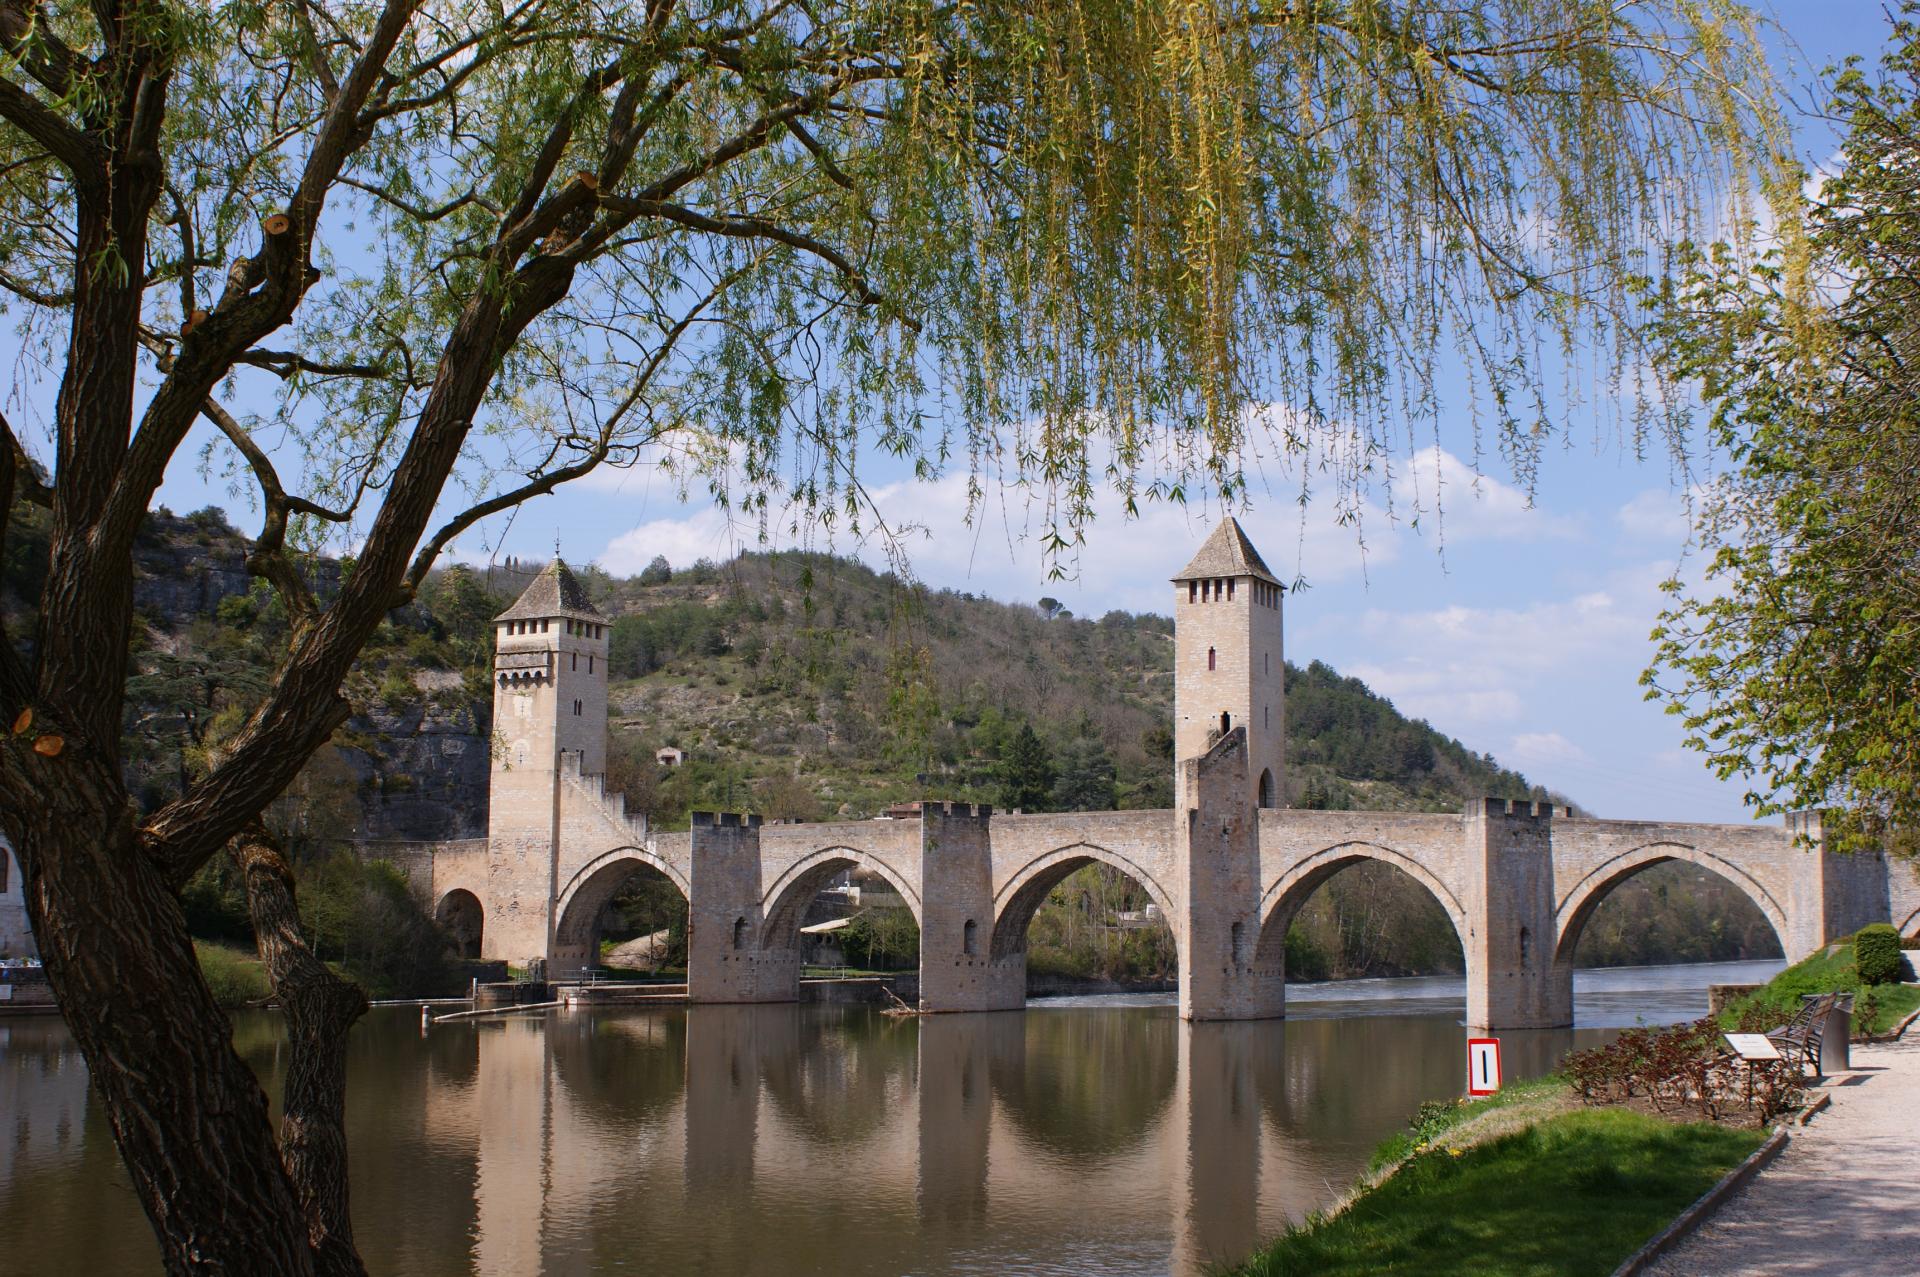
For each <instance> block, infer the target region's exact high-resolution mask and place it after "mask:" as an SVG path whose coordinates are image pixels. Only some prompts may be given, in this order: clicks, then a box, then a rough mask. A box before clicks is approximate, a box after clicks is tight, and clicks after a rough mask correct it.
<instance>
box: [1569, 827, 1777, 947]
mask: <svg viewBox="0 0 1920 1277" xmlns="http://www.w3.org/2000/svg"><path fill="white" fill-rule="evenodd" d="M1669 860H1684V861H1686V862H1687V863H1688V864H1692V865H1698V866H1699V867H1700V868H1702V869H1705V870H1708V871H1709V872H1711V873H1714V874H1716V875H1718V876H1719V877H1721V878H1724V879H1725V880H1726V881H1728V882H1730V883H1732V884H1733V885H1734V886H1735V887H1736V888H1738V889H1739V891H1740V893H1741V894H1742V895H1744V896H1746V898H1747V899H1749V900H1751V901H1752V902H1753V903H1754V905H1755V906H1756V907H1758V909H1759V910H1760V912H1761V913H1762V914H1763V915H1765V917H1766V919H1767V924H1768V925H1769V926H1771V927H1772V928H1773V934H1774V937H1775V938H1776V939H1777V940H1779V942H1780V950H1781V952H1782V953H1784V952H1786V951H1787V911H1786V910H1785V909H1783V908H1782V907H1781V905H1780V902H1779V901H1778V900H1776V899H1774V897H1773V893H1772V892H1770V891H1768V890H1767V889H1766V888H1765V887H1763V886H1761V885H1760V883H1759V882H1758V881H1757V880H1756V879H1755V878H1754V877H1753V875H1751V874H1749V873H1748V872H1747V871H1746V870H1744V869H1742V868H1740V867H1739V866H1738V865H1736V864H1734V863H1733V862H1732V861H1729V860H1724V859H1722V858H1721V857H1719V856H1716V855H1714V854H1713V853H1711V852H1706V851H1701V850H1700V849H1699V848H1698V847H1695V846H1693V845H1691V844H1689V843H1682V842H1650V843H1644V844H1642V845H1641V846H1638V847H1635V848H1633V849H1632V850H1631V851H1624V852H1621V853H1620V854H1619V855H1617V856H1614V857H1613V858H1611V859H1609V860H1606V861H1603V862H1601V863H1600V864H1598V865H1596V866H1595V867H1594V868H1592V869H1590V870H1588V871H1587V874H1586V876H1585V877H1583V878H1581V879H1580V881H1579V882H1577V883H1575V884H1574V885H1573V887H1572V888H1571V889H1570V890H1569V891H1568V892H1567V894H1566V895H1565V896H1563V897H1561V899H1560V900H1559V901H1558V902H1557V903H1556V904H1555V906H1554V911H1553V922H1554V932H1555V936H1554V949H1553V953H1554V962H1555V963H1556V964H1558V965H1560V966H1563V967H1566V968H1569V969H1570V968H1571V967H1572V966H1573V956H1574V950H1575V949H1577V948H1578V947H1579V945H1580V934H1581V932H1583V931H1585V930H1586V926H1587V922H1588V920H1589V919H1591V918H1592V917H1593V911H1594V909H1595V908H1596V907H1598V905H1599V904H1600V902H1601V901H1602V900H1605V899H1606V898H1607V895H1608V893H1609V892H1611V891H1612V890H1613V889H1614V888H1615V887H1617V886H1619V885H1620V884H1621V883H1623V882H1625V881H1626V880H1627V879H1629V878H1631V877H1633V876H1634V875H1635V874H1637V873H1639V872H1640V871H1641V870H1643V869H1647V868H1650V867H1652V866H1654V865H1658V864H1663V863H1665V862H1666V861H1669Z"/></svg>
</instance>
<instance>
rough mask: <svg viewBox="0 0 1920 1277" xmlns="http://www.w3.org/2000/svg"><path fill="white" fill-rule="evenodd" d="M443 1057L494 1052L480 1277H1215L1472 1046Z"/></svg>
mask: <svg viewBox="0 0 1920 1277" xmlns="http://www.w3.org/2000/svg"><path fill="white" fill-rule="evenodd" d="M434 1033H435V1035H436V1036H438V1035H440V1034H442V1033H446V1034H449V1035H451V1034H454V1033H459V1034H463V1035H465V1034H470V1035H471V1037H469V1038H467V1040H468V1041H469V1042H471V1043H472V1044H473V1045H474V1047H475V1048H476V1051H475V1059H476V1064H475V1068H474V1069H473V1070H472V1071H471V1072H462V1073H460V1074H459V1076H451V1075H450V1076H447V1077H445V1078H436V1079H435V1083H434V1086H433V1087H432V1088H430V1089H431V1090H437V1091H439V1092H440V1093H441V1094H440V1095H439V1096H438V1097H430V1109H431V1108H437V1109H438V1110H439V1111H438V1113H435V1112H432V1111H430V1112H429V1114H428V1120H429V1122H430V1124H433V1125H439V1126H442V1130H441V1131H440V1132H439V1133H438V1134H436V1135H435V1136H433V1138H435V1139H436V1142H438V1143H440V1144H441V1146H442V1147H444V1148H448V1149H449V1150H451V1148H452V1146H453V1145H455V1144H459V1145H460V1146H462V1147H471V1148H473V1149H474V1154H475V1157H474V1160H475V1175H474V1180H473V1203H474V1223H473V1237H474V1242H473V1247H472V1251H471V1255H472V1263H473V1270H474V1271H476V1272H478V1273H482V1274H492V1273H523V1272H524V1273H532V1272H545V1273H571V1272H575V1271H579V1272H586V1271H595V1270H598V1269H599V1268H602V1267H605V1266H606V1263H607V1260H608V1259H609V1258H610V1257H612V1256H616V1255H618V1256H628V1257H631V1258H630V1262H635V1263H641V1262H644V1263H645V1264H646V1265H648V1266H650V1267H651V1268H652V1269H654V1270H657V1271H666V1272H673V1271H725V1272H733V1273H740V1274H761V1273H765V1274H769V1275H771V1274H776V1273H777V1274H783V1275H784V1274H787V1273H806V1272H833V1273H836V1274H844V1275H846V1277H857V1275H860V1274H882V1273H897V1272H906V1271H919V1272H939V1271H993V1270H995V1269H996V1268H997V1267H999V1266H1002V1265H1007V1266H1010V1265H1012V1264H1014V1263H1016V1262H1019V1261H1021V1260H1022V1259H1023V1258H1027V1259H1030V1258H1034V1257H1039V1256H1047V1257H1051V1259H1052V1260H1053V1261H1054V1262H1056V1263H1058V1264H1060V1265H1062V1266H1065V1267H1072V1266H1076V1265H1081V1264H1084V1265H1085V1266H1087V1267H1089V1268H1100V1269H1102V1270H1105V1271H1116V1272H1156V1273H1157V1272H1163V1271H1172V1272H1174V1273H1176V1274H1180V1275H1181V1277H1198V1274H1200V1273H1202V1272H1204V1271H1205V1270H1206V1268H1207V1266H1209V1265H1211V1264H1216V1263H1219V1262H1222V1261H1232V1260H1236V1259H1239V1258H1243V1257H1244V1256H1245V1255H1247V1254H1248V1253H1250V1252H1251V1250H1252V1248H1253V1247H1255V1246H1256V1245H1258V1244H1259V1242H1260V1241H1261V1240H1262V1239H1263V1238H1265V1237H1269V1236H1271V1235H1273V1234H1275V1233H1277V1232H1278V1231H1280V1229H1281V1228H1283V1227H1284V1226H1285V1225H1286V1224H1287V1223H1288V1222H1289V1221H1291V1220H1296V1219H1298V1218H1300V1217H1301V1216H1303V1215H1304V1214H1305V1213H1306V1212H1308V1211H1310V1210H1312V1209H1315V1208H1318V1207H1321V1206H1324V1205H1325V1204H1326V1201H1327V1198H1328V1196H1329V1194H1330V1192H1331V1187H1330V1186H1331V1185H1334V1184H1338V1183H1343V1182H1345V1181H1347V1180H1348V1179H1349V1178H1350V1177H1351V1176H1352V1174H1353V1173H1354V1170H1355V1168H1356V1167H1357V1165H1358V1164H1359V1161H1360V1159H1363V1158H1364V1156H1365V1150H1366V1148H1368V1147H1371V1145H1372V1144H1373V1143H1374V1142H1375V1141H1377V1140H1378V1139H1379V1138H1380V1137H1381V1136H1382V1135H1384V1134H1385V1133H1386V1132H1387V1131H1389V1130H1392V1129H1394V1128H1396V1127H1398V1126H1399V1124H1400V1123H1401V1122H1402V1121H1404V1120H1405V1118H1406V1117H1407V1116H1408V1114H1409V1113H1410V1112H1411V1111H1412V1109H1413V1108H1414V1107H1415V1106H1416V1105H1417V1104H1418V1102H1419V1100H1421V1099H1424V1098H1426V1097H1428V1096H1431V1095H1433V1094H1437V1093H1441V1090H1443V1089H1444V1088H1445V1087H1446V1086H1447V1085H1448V1084H1450V1083H1451V1081H1452V1080H1453V1078H1454V1074H1455V1072H1456V1070H1457V1062H1456V1061H1455V1059H1454V1058H1453V1057H1454V1056H1455V1054H1456V1051H1455V1047H1456V1046H1457V1044H1458V1040H1459V1036H1460V1028H1459V1025H1458V1023H1457V1021H1456V1020H1455V1019H1454V1017H1452V1016H1428V1017H1418V1018H1416V1019H1415V1020H1414V1022H1413V1023H1411V1024H1410V1023H1408V1021H1407V1020H1405V1019H1399V1018H1396V1017H1359V1018H1352V1019H1341V1020H1299V1021H1295V1022H1293V1023H1291V1024H1281V1023H1270V1022H1269V1023H1260V1022H1225V1023H1220V1022H1213V1023H1198V1024H1194V1023H1185V1022H1182V1021H1180V1020H1179V1019H1177V1018H1176V1017H1175V1016H1174V1014H1172V1008H1170V1007H1169V1008H1164V1009H1144V1008H1143V1009H1139V1010H1135V1011H1124V1010H1117V1009H1116V1010H1097V1011H1096V1010H1072V1009H1050V1010H1039V1011H1034V1012H1029V1013H983V1014H955V1015H945V1016H927V1017H919V1018H915V1019H905V1020H884V1019H882V1018H880V1017H878V1016H875V1015H873V1014H871V1013H869V1012H867V1011H864V1010H856V1009H841V1008H832V1007H818V1006H792V1005H769V1006H753V1005H747V1006H696V1007H690V1008H686V1009H674V1010H671V1011H660V1012H610V1013H606V1014H584V1013H583V1014H552V1015H549V1016H546V1017H542V1018H535V1019H518V1020H507V1021H505V1022H496V1023H492V1024H483V1025H473V1026H464V1025H463V1026H461V1027H460V1028H458V1029H454V1028H452V1027H451V1026H448V1027H446V1028H436V1029H435V1030H434ZM1547 1045H1549V1046H1550V1045H1554V1044H1547ZM1559 1045H1564V1043H1561V1044H1559ZM1542 1049H1543V1050H1544V1049H1545V1047H1544V1046H1543V1048H1542ZM456 1104H457V1108H456ZM448 1128H457V1129H458V1131H459V1134H458V1135H457V1136H454V1137H453V1138H451V1139H450V1138H449V1136H450V1133H451V1132H450V1130H449V1129H448Z"/></svg>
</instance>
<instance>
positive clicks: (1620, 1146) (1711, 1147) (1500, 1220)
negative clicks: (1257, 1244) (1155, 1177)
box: [1234, 1109, 1765, 1277]
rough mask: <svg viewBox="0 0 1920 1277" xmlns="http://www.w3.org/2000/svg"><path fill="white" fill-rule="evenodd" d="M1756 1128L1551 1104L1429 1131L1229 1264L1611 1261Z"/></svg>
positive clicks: (1336, 1266) (1734, 1160)
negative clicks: (1489, 1123)
mask: <svg viewBox="0 0 1920 1277" xmlns="http://www.w3.org/2000/svg"><path fill="white" fill-rule="evenodd" d="M1764 1138H1765V1133H1764V1132H1761V1131H1749V1130H1735V1129H1731V1128H1727V1127H1718V1126H1708V1125H1694V1124H1687V1125H1681V1124H1676V1123H1673V1122H1667V1121H1663V1120H1661V1119H1659V1118H1656V1117H1650V1116H1647V1115H1646V1114H1642V1113H1636V1112H1632V1111H1630V1110H1626V1109H1589V1110H1582V1111H1579V1112H1573V1113H1564V1114H1561V1115H1559V1116H1556V1117H1550V1118H1547V1119H1546V1120H1544V1121H1542V1122H1540V1123H1539V1124H1538V1125H1535V1126H1530V1127H1528V1128H1527V1129H1525V1130H1522V1131H1517V1132H1515V1133H1513V1134H1510V1135H1504V1136H1501V1137H1499V1138H1497V1139H1494V1140H1491V1141H1489V1142H1487V1143H1485V1144H1481V1145H1479V1146H1477V1147H1472V1148H1466V1149H1461V1150H1459V1151H1457V1152H1456V1151H1455V1150H1454V1149H1453V1148H1450V1147H1449V1146H1448V1145H1447V1142H1446V1136H1445V1132H1444V1131H1441V1132H1439V1133H1438V1138H1437V1141H1436V1142H1435V1143H1434V1145H1433V1146H1432V1147H1430V1149H1429V1151H1427V1152H1425V1153H1422V1154H1419V1155H1417V1156H1416V1157H1414V1158H1413V1159H1412V1160H1411V1161H1409V1162H1407V1163H1406V1164H1405V1165H1404V1166H1402V1167H1401V1168H1400V1170H1399V1172H1398V1173H1396V1174H1395V1175H1393V1176H1392V1177H1391V1178H1389V1179H1387V1180H1386V1181H1385V1182H1383V1183H1381V1184H1379V1185H1377V1186H1375V1187H1374V1188H1371V1189H1369V1190H1367V1191H1366V1192H1364V1193H1362V1194H1361V1195H1360V1197H1359V1198H1358V1199H1357V1200H1356V1201H1355V1202H1354V1203H1353V1204H1352V1205H1351V1206H1350V1207H1348V1209H1347V1210H1345V1211H1343V1212H1342V1213H1340V1214H1339V1215H1336V1216H1334V1217H1333V1218H1331V1219H1321V1220H1312V1221H1309V1222H1308V1223H1306V1224H1305V1225H1302V1226H1301V1227H1299V1228H1296V1229H1294V1230H1292V1231H1290V1232H1288V1233H1287V1234H1286V1235H1285V1236H1283V1237H1282V1238H1281V1239H1280V1240H1279V1241H1277V1242H1275V1243H1274V1245H1273V1246H1272V1247H1271V1248H1270V1249H1268V1250H1267V1251H1265V1252H1264V1253H1262V1254H1260V1255H1258V1256H1256V1257H1255V1258H1254V1259H1253V1260H1252V1261H1251V1262H1249V1263H1248V1264H1246V1265H1245V1266H1244V1267H1242V1268H1240V1269H1237V1270H1234V1272H1235V1273H1236V1274H1237V1277H1282V1275H1290V1274H1301V1275H1305V1274H1315V1275H1316V1277H1318V1275H1327V1274H1343V1273H1353V1274H1360V1273H1366V1274H1380V1273H1409V1274H1413V1273H1418V1274H1423V1275H1424V1274H1431V1273H1473V1274H1475V1277H1508V1275H1512V1277H1520V1275H1521V1274H1527V1275H1529V1277H1569V1275H1573V1274H1583V1273H1593V1274H1606V1273H1610V1272H1612V1271H1613V1270H1614V1268H1616V1267H1617V1266H1618V1265H1619V1263H1620V1261H1621V1260H1623V1259H1625V1258H1626V1257H1627V1256H1628V1255H1630V1254H1632V1253H1633V1252H1634V1251H1635V1250H1638V1249H1639V1248H1640V1247H1641V1246H1642V1245H1643V1244H1645V1242H1646V1241H1647V1239H1648V1238H1650V1237H1652V1236H1653V1235H1654V1234H1655V1233H1657V1232H1659V1231H1660V1230H1661V1229H1662V1228H1665V1227H1666V1226H1667V1225H1668V1224H1669V1223H1671V1222H1672V1220H1673V1218H1674V1217H1675V1216H1676V1215H1678V1214H1679V1213H1680V1212H1681V1211H1682V1210H1684V1209H1685V1208H1686V1207H1687V1205H1688V1204H1689V1203H1691V1202H1692V1201H1693V1200H1694V1199H1695V1198H1697V1197H1699V1196H1700V1194H1702V1193H1704V1192H1705V1191H1706V1190H1707V1189H1708V1188H1710V1187H1712V1185H1713V1184H1714V1182H1715V1181H1716V1180H1718V1179H1719V1178H1720V1177H1721V1176H1722V1175H1724V1174H1726V1173H1727V1171H1729V1170H1731V1169H1732V1168H1733V1167H1734V1166H1736V1165H1738V1164H1739V1163H1740V1161H1741V1159H1743V1158H1745V1157H1746V1156H1747V1155H1748V1154H1749V1153H1751V1152H1753V1150H1754V1149H1755V1148H1757V1147H1759V1145H1760V1143H1761V1141H1762V1140H1763V1139H1764Z"/></svg>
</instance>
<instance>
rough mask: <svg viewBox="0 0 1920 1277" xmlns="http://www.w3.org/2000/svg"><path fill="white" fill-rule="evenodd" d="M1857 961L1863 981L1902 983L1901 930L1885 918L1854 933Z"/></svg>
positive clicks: (1864, 982)
mask: <svg viewBox="0 0 1920 1277" xmlns="http://www.w3.org/2000/svg"><path fill="white" fill-rule="evenodd" d="M1853 965H1854V967H1855V968H1856V969H1858V971H1859V972H1860V983H1861V984H1897V983H1899V980H1900V933H1899V932H1898V931H1895V930H1894V929H1893V928H1892V927H1890V926H1888V925H1887V924H1886V923H1884V922H1877V923H1875V924H1874V925H1872V926H1870V927H1862V928H1860V930H1859V932H1858V933H1857V934H1856V935H1855V936H1854V937H1853Z"/></svg>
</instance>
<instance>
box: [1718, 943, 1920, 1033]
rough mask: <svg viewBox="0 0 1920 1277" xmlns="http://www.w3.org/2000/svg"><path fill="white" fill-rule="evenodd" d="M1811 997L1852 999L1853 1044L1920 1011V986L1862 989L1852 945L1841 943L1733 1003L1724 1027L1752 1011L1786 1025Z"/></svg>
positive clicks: (1722, 1019)
mask: <svg viewBox="0 0 1920 1277" xmlns="http://www.w3.org/2000/svg"><path fill="white" fill-rule="evenodd" d="M1809 993H1851V994H1853V1036H1854V1038H1855V1040H1858V1039H1860V1038H1863V1037H1872V1036H1874V1035H1876V1034H1880V1033H1886V1032H1888V1031H1890V1030H1891V1029H1892V1028H1893V1026H1894V1025H1896V1024H1898V1023H1899V1022H1900V1021H1901V1020H1902V1019H1904V1018H1905V1017H1906V1016H1908V1015H1910V1014H1912V1013H1913V1011H1914V1009H1915V1008H1920V985H1912V984H1875V985H1866V984H1862V983H1861V982H1860V972H1859V969H1858V968H1857V967H1856V966H1855V965H1854V954H1853V941H1852V940H1843V941H1841V942H1840V943H1838V944H1834V945H1829V946H1828V947H1826V948H1825V949H1822V950H1821V951H1820V952H1818V953H1816V954H1814V955H1812V956H1811V957H1808V958H1804V959H1802V960H1801V961H1799V962H1796V963H1794V964H1793V965H1792V966H1790V967H1788V968H1787V969H1786V970H1784V971H1782V972H1781V973H1780V974H1779V975H1776V976H1775V977H1773V979H1772V980H1769V981H1768V982H1767V983H1766V984H1765V985H1763V986H1762V987H1761V988H1759V989H1756V990H1755V991H1754V992H1752V993H1749V994H1748V995H1747V996H1746V997H1744V998H1740V999H1738V1000H1737V1001H1735V1002H1733V1003H1730V1004H1729V1005H1728V1006H1727V1007H1726V1009H1725V1010H1723V1011H1722V1012H1721V1013H1720V1022H1721V1023H1722V1024H1723V1025H1725V1026H1727V1027H1729V1028H1731V1027H1734V1026H1736V1025H1738V1024H1739V1023H1740V1021H1741V1019H1742V1017H1743V1016H1745V1015H1746V1014H1747V1013H1748V1012H1749V1011H1750V1010H1752V1009H1754V1008H1756V1007H1765V1008H1766V1009H1767V1010H1768V1011H1769V1012H1771V1013H1772V1014H1773V1017H1774V1018H1775V1019H1777V1020H1778V1021H1779V1022H1781V1023H1784V1022H1785V1021H1786V1019H1787V1017H1788V1016H1790V1015H1792V1014H1793V1013H1794V1012H1795V1011H1796V1010H1798V1009H1799V1007H1800V999H1801V997H1802V996H1803V995H1805V994H1809Z"/></svg>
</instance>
